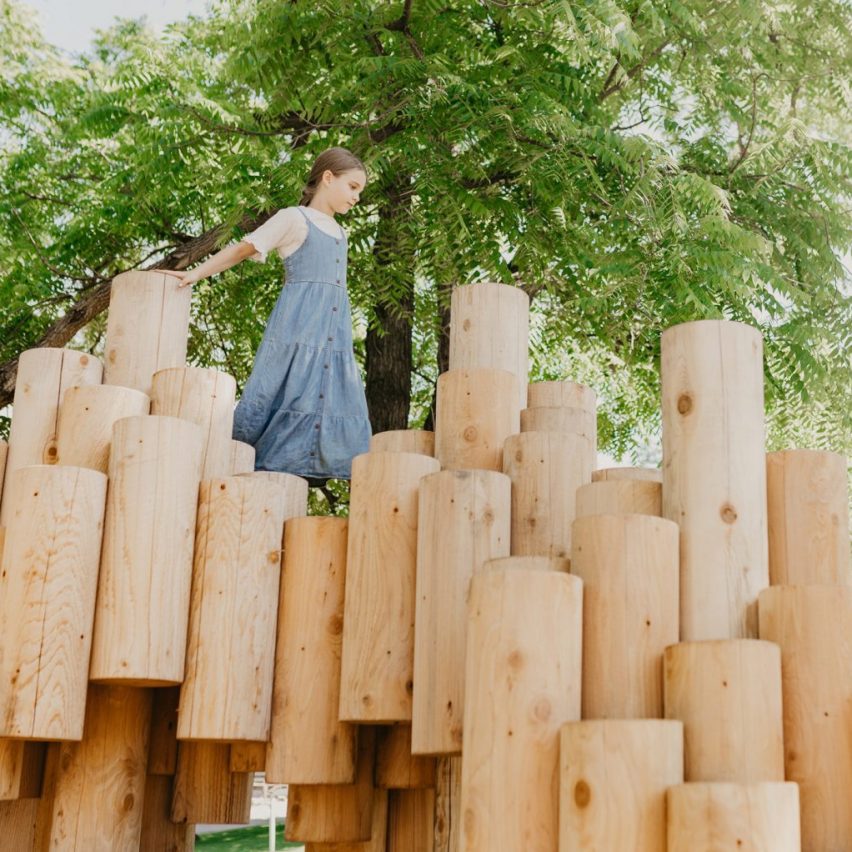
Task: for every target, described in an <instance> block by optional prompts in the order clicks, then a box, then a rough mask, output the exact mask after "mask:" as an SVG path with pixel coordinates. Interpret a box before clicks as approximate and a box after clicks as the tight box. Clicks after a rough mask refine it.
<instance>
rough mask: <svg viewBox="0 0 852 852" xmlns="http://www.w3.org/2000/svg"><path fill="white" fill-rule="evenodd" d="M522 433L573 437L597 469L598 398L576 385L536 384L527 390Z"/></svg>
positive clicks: (591, 391)
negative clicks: (542, 433)
mask: <svg viewBox="0 0 852 852" xmlns="http://www.w3.org/2000/svg"><path fill="white" fill-rule="evenodd" d="M521 432H561V433H563V434H568V435H573V436H574V438H575V439H576V440H577V446H578V449H581V450H582V451H583V452H584V454H585V456H586V459H587V463H588V464H589V465H590V466H591V468H592V469H594V468H595V467H596V465H597V453H598V415H597V395H596V394H595V392H594V391H593V390H592V389H591V388H588V387H586V386H585V385H580V384H577V383H576V382H570V381H562V382H533V383H531V384H530V385H529V386H528V388H527V408H525V409H524V410H523V411H521Z"/></svg>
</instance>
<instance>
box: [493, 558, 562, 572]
mask: <svg viewBox="0 0 852 852" xmlns="http://www.w3.org/2000/svg"><path fill="white" fill-rule="evenodd" d="M514 568H522V569H523V568H528V569H530V568H531V569H534V570H536V571H561V572H562V573H563V574H569V573H571V560H570V559H562V558H561V557H558V556H499V557H498V558H496V559H489V560H488V561H487V562H483V564H482V566H481V567H480V569H479V570H480V571H506V570H509V569H514Z"/></svg>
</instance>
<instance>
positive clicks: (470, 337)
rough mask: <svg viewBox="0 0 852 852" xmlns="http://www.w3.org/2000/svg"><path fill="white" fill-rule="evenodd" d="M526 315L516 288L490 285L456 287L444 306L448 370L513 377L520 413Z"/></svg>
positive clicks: (526, 357)
mask: <svg viewBox="0 0 852 852" xmlns="http://www.w3.org/2000/svg"><path fill="white" fill-rule="evenodd" d="M529 314H530V300H529V296H528V295H527V294H526V293H525V292H524V291H523V290H522V289H521V288H520V287H513V286H509V285H507V284H492V283H476V284H467V285H464V286H462V287H456V288H455V289H454V290H453V292H452V296H451V303H450V317H451V322H450V370H470V369H477V368H480V367H487V368H492V369H498V370H508V371H509V372H511V373H514V374H515V376H516V377H517V380H518V381H517V387H516V390H515V393H516V394H517V397H518V408H519V409H521V408H523V407H524V406H525V405H526V402H527V379H528V374H529V326H530V319H529ZM515 431H517V429H516V430H515Z"/></svg>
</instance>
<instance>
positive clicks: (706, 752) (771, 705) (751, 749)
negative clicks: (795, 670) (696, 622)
mask: <svg viewBox="0 0 852 852" xmlns="http://www.w3.org/2000/svg"><path fill="white" fill-rule="evenodd" d="M664 679H665V686H664V689H665V711H666V718H667V719H680V720H681V721H682V722H683V725H684V757H685V771H684V778H685V779H686V780H687V781H734V782H738V783H749V782H752V781H783V780H784V734H783V723H782V714H781V653H780V651H779V649H778V646H777V645H774V644H773V643H771V642H761V641H760V640H757V639H728V640H717V641H706V642H683V643H681V644H679V645H672V646H671V647H670V648H667V649H666V653H665V674H664Z"/></svg>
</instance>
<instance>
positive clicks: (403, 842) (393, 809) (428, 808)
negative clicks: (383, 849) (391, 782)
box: [387, 787, 435, 852]
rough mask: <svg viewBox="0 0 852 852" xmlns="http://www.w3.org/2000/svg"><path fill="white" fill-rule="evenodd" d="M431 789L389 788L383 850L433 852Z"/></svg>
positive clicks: (433, 801) (433, 807)
mask: <svg viewBox="0 0 852 852" xmlns="http://www.w3.org/2000/svg"><path fill="white" fill-rule="evenodd" d="M434 843H435V790H434V789H429V788H426V787H424V788H421V789H417V790H391V791H390V793H389V796H388V838H387V852H433V849H434Z"/></svg>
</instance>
